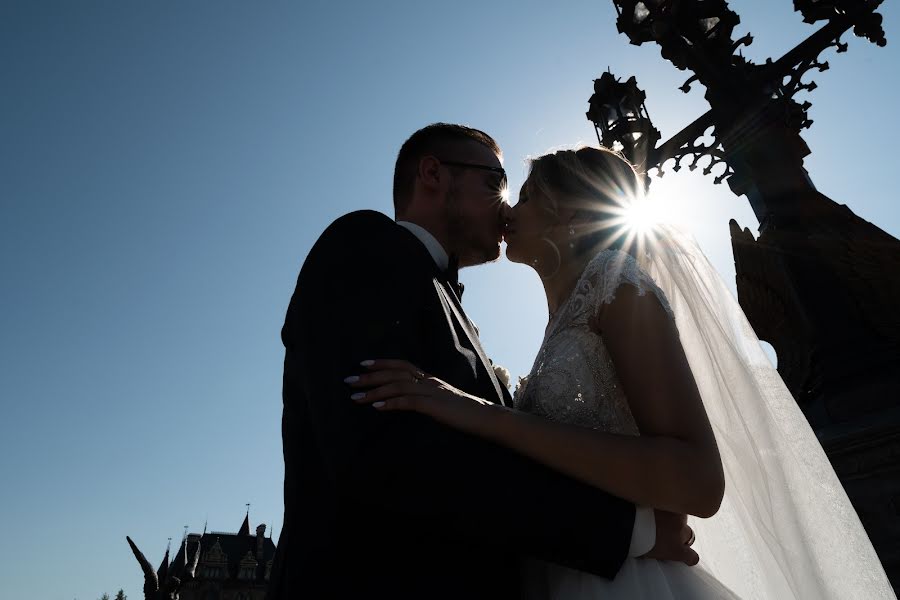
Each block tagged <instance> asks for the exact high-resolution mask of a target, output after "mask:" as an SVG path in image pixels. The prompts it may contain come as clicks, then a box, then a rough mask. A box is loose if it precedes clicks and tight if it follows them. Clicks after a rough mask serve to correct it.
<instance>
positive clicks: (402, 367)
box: [359, 358, 421, 373]
mask: <svg viewBox="0 0 900 600" xmlns="http://www.w3.org/2000/svg"><path fill="white" fill-rule="evenodd" d="M359 364H360V365H362V366H363V367H366V368H367V369H369V371H384V370H388V371H406V372H408V373H420V372H421V369H419V367H417V366H416V365H414V364H412V363H411V362H409V361H408V360H402V359H399V358H380V359H378V360H364V361H362V362H361V363H359Z"/></svg>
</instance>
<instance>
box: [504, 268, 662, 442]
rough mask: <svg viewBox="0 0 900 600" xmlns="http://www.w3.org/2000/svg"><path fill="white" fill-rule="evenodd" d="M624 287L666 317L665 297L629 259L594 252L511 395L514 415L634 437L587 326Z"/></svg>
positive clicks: (609, 367) (600, 347)
mask: <svg viewBox="0 0 900 600" xmlns="http://www.w3.org/2000/svg"><path fill="white" fill-rule="evenodd" d="M625 284H628V285H633V286H634V287H635V288H637V290H638V294H639V295H641V296H643V295H645V294H646V293H647V292H650V293H652V294H653V295H655V296H656V297H657V298H658V299H659V301H660V303H661V304H662V306H663V308H664V309H665V310H666V312H667V313H668V314H669V315H670V316H671V315H672V309H671V308H670V307H669V302H668V300H667V299H666V296H665V294H664V293H663V291H662V290H661V289H659V287H658V286H657V285H656V284H655V283H654V282H653V280H652V278H651V277H650V275H649V274H647V273H646V271H644V270H643V269H641V268H640V266H639V265H638V263H637V261H636V260H635V259H634V257H632V256H631V255H630V254H627V253H626V252H622V251H619V250H604V251H602V252H600V253H599V254H598V255H597V256H595V257H594V258H593V259H592V260H591V261H590V262H589V263H588V265H587V266H586V267H585V269H584V272H583V273H582V275H581V277H580V278H579V280H578V283H576V284H575V288H574V290H573V291H572V294H571V295H570V296H569V298H568V299H567V300H566V301H565V302H564V303H563V305H562V306H560V307H559V309H558V310H557V312H556V314H555V315H554V317H553V318H552V319H551V320H550V323H549V324H548V325H547V331H546V333H545V335H544V341H543V343H542V344H541V348H540V350H539V351H538V355H537V358H536V359H535V362H534V366H532V368H531V373H529V375H528V377H527V378H525V379H524V380H523V382H522V384H521V385H520V386H519V388H518V389H517V390H516V395H515V399H514V402H515V407H516V408H517V409H518V410H521V411H524V412H529V413H531V414H534V415H538V416H541V417H544V418H547V419H551V420H554V421H558V422H561V423H567V424H570V425H580V426H582V427H590V428H592V429H599V430H602V431H606V432H610V433H627V434H632V435H637V434H638V429H637V425H636V424H635V422H634V418H633V417H632V415H631V410H630V408H629V406H628V401H627V399H626V398H625V395H624V393H623V391H622V389H621V386H620V385H619V379H618V377H617V376H616V370H615V366H614V365H613V362H612V359H611V358H610V356H609V352H608V351H607V349H606V346H605V344H604V343H603V338H602V336H601V335H598V334H597V333H596V332H595V331H593V330H592V327H591V321H592V320H593V319H594V317H595V316H596V315H597V312H598V311H599V309H600V308H601V307H602V305H603V304H609V303H610V302H612V301H613V299H614V298H615V293H616V290H617V289H618V288H619V286H620V285H625ZM672 318H673V319H674V317H672Z"/></svg>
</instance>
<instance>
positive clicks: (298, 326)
mask: <svg viewBox="0 0 900 600" xmlns="http://www.w3.org/2000/svg"><path fill="white" fill-rule="evenodd" d="M501 159H502V153H501V151H500V148H499V146H498V145H497V143H496V142H495V141H494V139H493V138H491V137H490V136H489V135H488V134H486V133H484V132H482V131H479V130H477V129H473V128H469V127H465V126H462V125H451V124H444V123H437V124H433V125H429V126H427V127H425V128H423V129H421V130H419V131H417V132H415V133H414V134H413V135H412V136H411V137H410V138H409V139H407V140H406V142H405V143H404V144H403V146H402V147H401V149H400V152H399V154H398V156H397V162H396V166H395V170H394V192H393V196H394V198H393V199H394V211H395V215H394V218H393V219H391V218H389V217H387V216H385V215H383V214H380V213H377V212H374V211H359V212H354V213H351V214H348V215H345V216H343V217H341V218H339V219H338V220H336V221H335V222H334V223H332V224H331V225H330V226H329V227H328V228H327V229H326V230H325V232H324V233H323V234H322V235H321V237H320V238H319V239H318V241H317V242H316V244H315V245H314V247H313V248H312V249H311V250H310V252H309V254H308V256H307V258H306V260H305V262H304V264H303V267H302V269H301V271H300V276H299V278H298V280H297V287H296V290H295V292H294V295H293V297H292V298H291V302H290V306H289V308H288V311H287V317H286V319H285V323H284V327H283V329H282V340H283V342H284V346H285V350H286V353H285V361H284V387H283V400H284V413H283V430H282V433H283V443H284V460H285V485H284V502H285V517H284V529H283V532H282V534H281V538H280V540H279V543H278V550H277V553H276V558H275V563H274V566H273V572H272V579H271V582H270V587H269V592H268V598H269V599H270V600H282V599H283V600H286V599H288V598H291V599H293V598H316V599H318V598H341V599H352V600H356V599H362V598H392V599H407V598H409V599H413V598H415V599H443V598H446V599H454V600H459V599H480V598H484V599H491V600H502V599H513V598H541V599H550V598H553V599H559V600H582V599H583V600H588V599H590V600H595V599H596V600H617V599H626V598H627V599H654V600H665V599H667V598H672V599H676V598H677V599H688V598H690V599H698V600H706V599H710V600H711V599H719V598H772V599H778V600H785V599H791V598H798V599H799V598H804V599H806V598H816V599H823V598H840V599H842V600H846V599H848V598H861V599H862V598H865V599H867V600H871V599H874V598H894V594H893V592H892V590H891V587H890V585H889V583H888V581H887V578H886V576H885V574H884V570H883V568H882V567H881V564H880V563H879V561H878V558H877V556H876V554H875V552H874V550H873V549H872V545H871V543H870V542H869V539H868V537H867V536H866V533H865V531H864V530H863V528H862V525H861V524H860V521H859V519H858V517H857V515H856V513H855V512H854V510H853V508H852V506H851V505H850V502H849V500H848V499H847V496H846V494H845V493H844V491H843V488H842V487H841V485H840V483H839V481H838V479H837V477H836V475H835V473H834V471H833V470H832V468H831V466H830V463H829V462H828V460H827V458H826V457H825V454H824V452H823V451H822V449H821V447H820V446H819V444H818V442H817V441H816V438H815V435H814V434H813V432H812V430H811V429H810V427H809V425H808V424H807V422H806V420H805V418H804V417H803V414H802V413H801V411H800V409H799V408H798V407H797V405H796V403H795V402H794V399H793V398H792V397H791V395H790V393H789V392H788V391H787V389H786V387H785V386H784V383H783V382H782V380H781V379H780V377H779V376H778V373H777V371H775V369H774V368H772V366H771V365H770V364H769V361H768V360H767V358H766V356H765V354H764V353H763V351H762V349H761V348H760V345H759V340H758V339H757V338H756V336H755V335H754V333H753V330H752V329H751V328H750V325H749V324H748V323H747V320H746V318H745V317H744V315H743V312H742V311H741V309H740V306H739V305H738V304H737V302H736V301H735V299H734V298H733V296H732V295H731V294H730V292H729V290H728V289H727V288H726V287H725V285H724V283H723V282H722V281H721V278H720V277H719V276H718V275H717V274H716V273H715V271H714V269H713V268H712V266H711V265H710V263H709V261H708V260H707V259H706V258H705V257H704V256H703V254H702V252H701V251H700V250H699V248H698V247H697V246H696V243H695V242H694V241H693V240H692V238H691V237H690V236H689V235H686V234H685V233H683V232H681V231H680V230H678V229H675V228H673V227H660V228H658V229H657V230H656V231H654V232H651V234H650V235H649V236H648V237H647V238H646V239H643V238H636V236H635V235H634V233H633V232H630V231H628V228H627V225H626V224H624V223H622V219H621V212H622V210H623V208H627V205H628V203H630V202H633V201H634V199H635V198H636V197H637V196H638V195H639V193H640V191H641V190H642V189H643V186H642V182H641V179H640V177H639V176H638V175H637V174H636V172H635V170H634V169H633V168H632V166H631V165H630V164H629V163H628V162H627V161H625V160H624V159H622V158H621V157H620V156H619V155H618V154H616V153H614V152H612V151H609V150H606V149H602V148H601V149H598V148H587V147H586V148H581V149H579V150H574V151H573V150H563V151H558V152H555V153H552V154H547V155H545V156H541V157H538V158H536V159H533V160H532V161H531V165H530V172H529V175H528V177H527V180H526V181H525V183H524V185H523V186H522V189H521V191H520V192H519V198H518V202H517V203H516V204H515V206H513V207H510V206H508V205H507V204H506V203H505V202H504V201H503V192H504V191H505V187H506V174H505V171H504V170H503V167H502V163H501ZM503 240H505V241H506V256H507V258H508V259H509V260H511V261H514V262H519V263H523V264H526V265H529V266H531V267H532V268H533V269H534V271H535V272H536V274H537V275H538V276H539V277H540V278H541V281H542V282H543V285H544V289H545V291H546V294H547V306H548V313H549V315H548V322H547V324H546V333H545V336H544V340H543V343H542V345H541V348H540V350H539V352H538V355H537V357H536V359H535V362H534V366H533V367H532V370H531V372H530V374H529V375H528V377H527V379H526V380H525V382H524V383H523V384H522V385H520V386H519V388H518V389H517V390H516V394H515V398H512V397H511V396H510V393H509V391H508V390H507V387H506V385H505V384H504V383H501V382H500V381H499V380H498V377H497V375H496V373H495V370H494V368H493V367H492V364H491V362H490V361H489V359H488V358H487V354H486V352H485V350H484V349H483V348H482V346H481V344H480V342H479V339H478V330H477V328H476V327H475V325H474V324H473V323H472V322H471V321H470V320H469V319H468V317H467V316H466V313H465V310H464V309H463V306H462V303H461V296H462V286H461V285H460V284H459V283H458V281H457V271H458V269H459V268H463V267H472V266H476V265H481V264H484V263H489V262H492V261H495V260H497V259H498V258H499V256H500V244H501V241H503ZM698 561H699V564H698Z"/></svg>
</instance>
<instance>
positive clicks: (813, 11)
mask: <svg viewBox="0 0 900 600" xmlns="http://www.w3.org/2000/svg"><path fill="white" fill-rule="evenodd" d="M881 2H882V0H877V1H875V2H871V3H869V2H860V1H859V0H794V10H796V11H798V12H799V13H800V14H801V15H803V22H804V23H815V22H816V21H823V20H830V19H833V18H835V17H836V16H838V15H852V16H857V17H858V18H857V22H856V23H855V24H854V26H853V33H855V34H856V35H858V36H859V37H864V38H866V39H868V40H869V41H870V42H872V43H874V44H876V45H878V46H881V47H884V46H885V45H887V40H886V39H885V37H884V29H882V27H881V22H882V17H881V15H880V14H878V13H876V12H872V10H873V9H874V8H876V7H878V6H879V5H880V4H881Z"/></svg>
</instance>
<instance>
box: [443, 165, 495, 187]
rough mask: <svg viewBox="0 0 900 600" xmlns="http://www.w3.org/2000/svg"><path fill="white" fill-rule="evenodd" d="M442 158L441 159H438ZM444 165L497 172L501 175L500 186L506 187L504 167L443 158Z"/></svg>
mask: <svg viewBox="0 0 900 600" xmlns="http://www.w3.org/2000/svg"><path fill="white" fill-rule="evenodd" d="M438 160H441V159H438ZM441 164H442V165H447V166H450V167H463V168H466V169H481V170H482V171H490V172H491V173H496V174H497V175H499V176H500V181H499V187H500V188H501V189H503V188H505V187H506V181H507V179H506V171H505V170H504V169H503V167H491V166H489V165H479V164H476V163H468V162H457V161H450V160H441Z"/></svg>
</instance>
